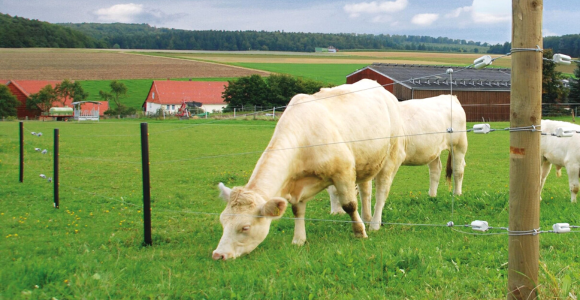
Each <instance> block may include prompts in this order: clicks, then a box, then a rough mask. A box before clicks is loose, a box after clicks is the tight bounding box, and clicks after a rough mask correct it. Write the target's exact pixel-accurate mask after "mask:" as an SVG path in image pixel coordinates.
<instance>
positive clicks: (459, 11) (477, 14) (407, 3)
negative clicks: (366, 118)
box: [0, 0, 580, 44]
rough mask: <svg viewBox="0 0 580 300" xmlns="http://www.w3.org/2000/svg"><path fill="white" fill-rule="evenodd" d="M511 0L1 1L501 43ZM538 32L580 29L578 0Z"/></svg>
mask: <svg viewBox="0 0 580 300" xmlns="http://www.w3.org/2000/svg"><path fill="white" fill-rule="evenodd" d="M511 2H512V1H510V0H388V1H380V0H379V1H368V0H367V1H360V0H347V1H331V0H316V1H312V0H166V1H159V0H155V1H153V0H128V1H121V0H90V1H88V0H0V12H1V13H4V14H9V15H11V16H19V17H24V18H28V19H37V20H40V21H47V22H50V23H69V22H70V23H83V22H86V23H115V22H120V23H139V24H141V23H147V24H149V25H151V26H156V27H167V28H176V29H186V30H242V31H243V30H257V31H261V30H264V31H278V30H279V31H285V32H316V33H358V34H399V35H402V34H405V35H425V36H433V37H439V36H441V37H448V38H453V39H464V40H467V41H469V40H472V41H475V42H482V43H483V42H487V43H490V44H496V43H504V42H506V41H510V40H511ZM543 2H544V12H543V26H542V27H543V35H544V36H551V35H565V34H580V25H578V20H580V0H544V1H543Z"/></svg>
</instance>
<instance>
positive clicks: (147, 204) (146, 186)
mask: <svg viewBox="0 0 580 300" xmlns="http://www.w3.org/2000/svg"><path fill="white" fill-rule="evenodd" d="M141 165H142V166H143V168H142V169H143V226H144V231H143V232H144V236H145V239H144V242H143V244H144V245H146V246H151V245H153V241H152V240H151V182H150V177H151V176H150V172H149V165H150V163H149V132H148V129H147V123H141Z"/></svg>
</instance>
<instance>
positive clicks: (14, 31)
mask: <svg viewBox="0 0 580 300" xmlns="http://www.w3.org/2000/svg"><path fill="white" fill-rule="evenodd" d="M106 46H107V45H106V43H103V42H100V41H98V40H97V39H95V38H92V37H89V36H87V35H85V34H84V33H81V32H79V31H76V30H74V29H71V28H67V27H63V26H59V25H54V24H50V23H47V22H41V21H38V20H29V19H26V18H21V17H17V16H16V17H12V16H10V15H7V14H2V13H0V48H30V47H45V48H105V47H106Z"/></svg>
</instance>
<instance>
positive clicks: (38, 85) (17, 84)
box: [0, 80, 109, 119]
mask: <svg viewBox="0 0 580 300" xmlns="http://www.w3.org/2000/svg"><path fill="white" fill-rule="evenodd" d="M0 83H2V84H6V85H7V86H8V89H9V90H10V92H11V93H12V94H13V95H14V96H16V98H17V99H18V101H20V103H21V104H20V106H18V107H17V108H16V116H17V118H18V119H24V118H29V119H33V118H37V117H38V116H39V113H38V112H35V111H30V110H28V109H26V99H28V97H30V95H32V94H36V93H38V92H40V90H41V89H42V88H43V87H45V86H47V85H50V86H52V87H53V88H54V87H55V86H56V85H57V84H58V83H61V81H59V80H0ZM64 104H65V106H68V107H73V105H72V100H71V99H65V103H64ZM61 105H62V104H61V103H60V102H58V103H53V106H61ZM85 105H86V106H83V109H88V110H90V109H91V108H92V106H95V107H96V106H97V105H96V104H85ZM89 106H90V107H89ZM108 109H109V104H108V102H106V101H103V102H101V105H100V114H101V116H102V115H103V113H104V112H105V111H106V110H108Z"/></svg>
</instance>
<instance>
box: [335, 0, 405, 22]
mask: <svg viewBox="0 0 580 300" xmlns="http://www.w3.org/2000/svg"><path fill="white" fill-rule="evenodd" d="M407 4H408V1H407V0H395V1H385V2H376V1H373V2H360V3H354V4H346V5H345V6H344V7H343V10H344V11H345V12H347V13H348V14H349V16H350V17H351V18H356V17H358V16H360V15H361V14H378V13H393V12H398V11H401V10H403V9H405V8H406V7H407Z"/></svg>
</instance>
